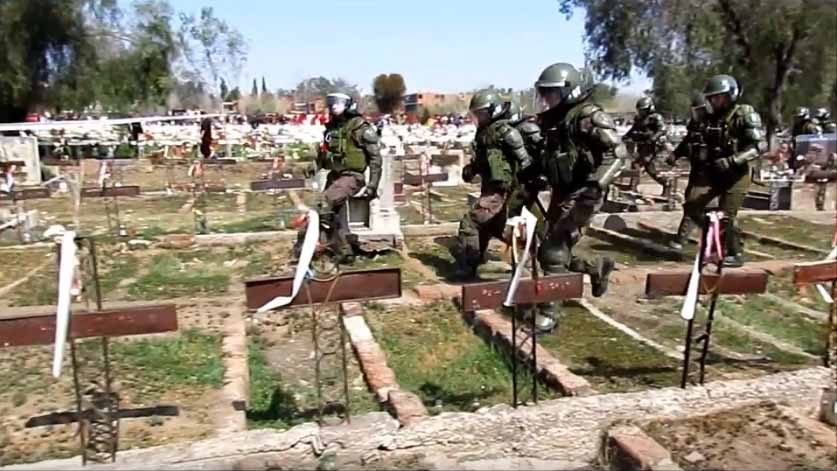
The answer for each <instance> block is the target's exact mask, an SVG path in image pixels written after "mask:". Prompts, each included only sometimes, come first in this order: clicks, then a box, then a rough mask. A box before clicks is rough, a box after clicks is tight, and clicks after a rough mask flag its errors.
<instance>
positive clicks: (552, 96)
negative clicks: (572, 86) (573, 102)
mask: <svg viewBox="0 0 837 471" xmlns="http://www.w3.org/2000/svg"><path fill="white" fill-rule="evenodd" d="M565 90H566V87H538V99H537V105H538V109H539V111H546V110H548V109H551V108H555V107H556V106H558V105H560V104H561V102H562V101H563V99H564V96H565Z"/></svg>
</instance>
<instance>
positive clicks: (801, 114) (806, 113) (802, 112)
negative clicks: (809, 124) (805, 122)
mask: <svg viewBox="0 0 837 471" xmlns="http://www.w3.org/2000/svg"><path fill="white" fill-rule="evenodd" d="M796 117H797V118H801V119H808V118H810V117H811V111H810V110H809V109H808V108H806V107H804V106H800V107H798V108H797V109H796Z"/></svg>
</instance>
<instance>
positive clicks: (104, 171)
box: [99, 162, 110, 188]
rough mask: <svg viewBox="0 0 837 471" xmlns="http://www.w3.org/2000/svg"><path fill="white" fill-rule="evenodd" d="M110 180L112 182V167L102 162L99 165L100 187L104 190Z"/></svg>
mask: <svg viewBox="0 0 837 471" xmlns="http://www.w3.org/2000/svg"><path fill="white" fill-rule="evenodd" d="M108 180H110V167H109V166H108V163H107V162H102V163H101V164H100V165H99V187H101V188H104V187H105V182H106V181H108Z"/></svg>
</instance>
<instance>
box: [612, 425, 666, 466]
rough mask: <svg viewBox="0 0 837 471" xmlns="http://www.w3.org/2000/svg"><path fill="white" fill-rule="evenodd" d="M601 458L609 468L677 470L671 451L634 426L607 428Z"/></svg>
mask: <svg viewBox="0 0 837 471" xmlns="http://www.w3.org/2000/svg"><path fill="white" fill-rule="evenodd" d="M603 448H604V449H603V455H604V456H603V458H604V461H605V464H606V465H608V466H609V468H610V469H616V470H623V469H625V470H634V469H637V470H643V471H664V470H665V471H679V470H680V469H681V468H680V466H678V465H677V464H676V463H675V462H674V460H673V459H672V457H671V453H670V452H669V451H668V450H667V449H665V447H663V446H662V445H660V444H659V443H657V441H656V440H654V439H653V438H651V437H649V436H648V435H647V434H646V433H645V432H643V431H642V429H641V428H639V427H637V426H635V425H619V426H616V427H613V428H611V429H610V430H608V431H607V434H606V436H605V440H604V443H603Z"/></svg>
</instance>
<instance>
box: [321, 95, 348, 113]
mask: <svg viewBox="0 0 837 471" xmlns="http://www.w3.org/2000/svg"><path fill="white" fill-rule="evenodd" d="M349 101H350V98H349V97H347V96H344V95H329V96H327V97H326V107H328V112H329V113H331V114H333V115H335V116H340V115H341V114H343V112H345V111H346V108H347V107H348V106H349Z"/></svg>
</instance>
